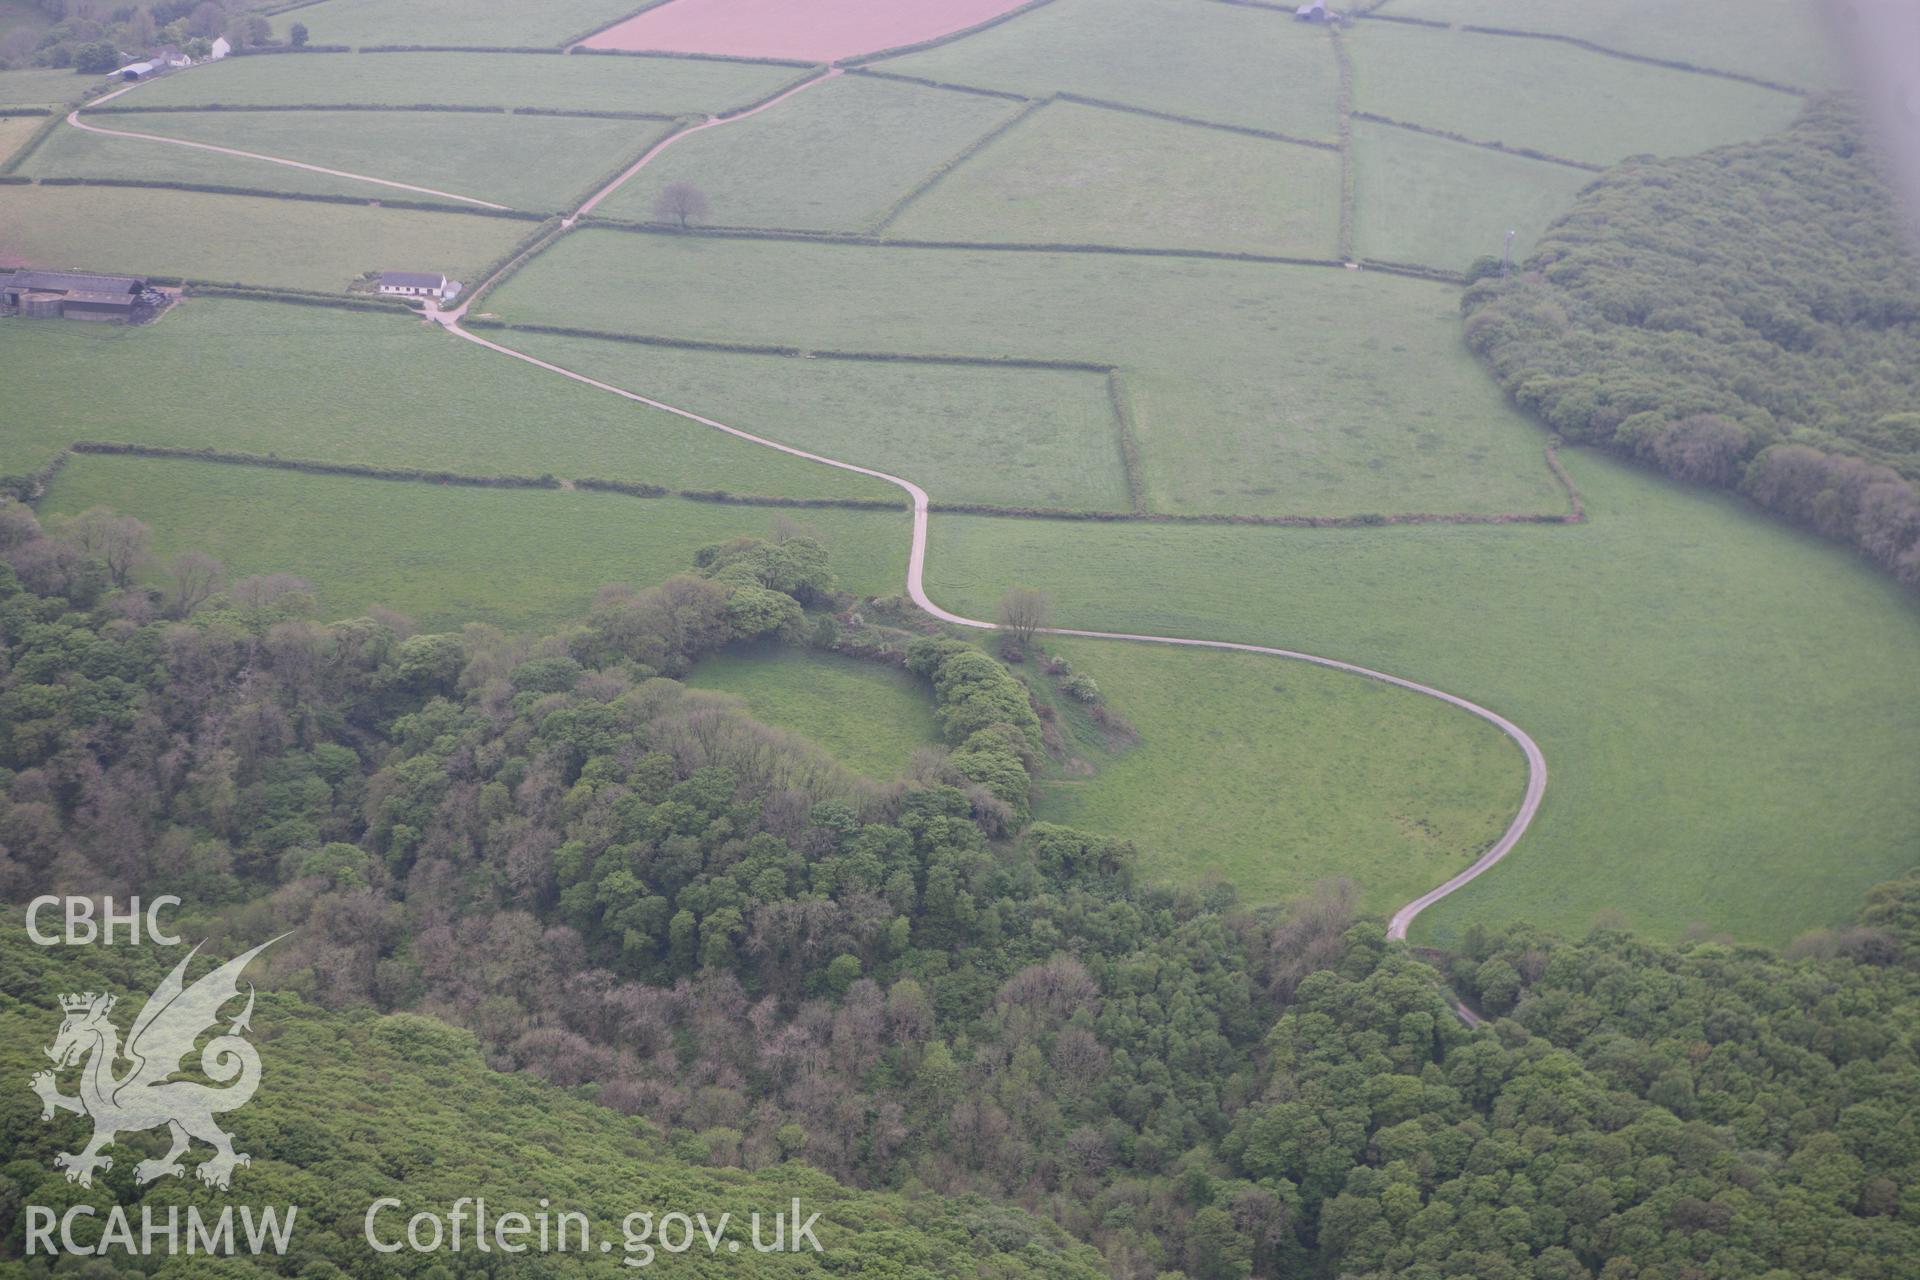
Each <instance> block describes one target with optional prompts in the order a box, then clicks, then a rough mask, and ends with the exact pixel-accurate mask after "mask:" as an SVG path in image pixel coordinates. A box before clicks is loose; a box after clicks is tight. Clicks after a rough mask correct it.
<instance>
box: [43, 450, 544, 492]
mask: <svg viewBox="0 0 1920 1280" xmlns="http://www.w3.org/2000/svg"><path fill="white" fill-rule="evenodd" d="M72 449H73V452H75V453H84V454H100V455H105V456H118V457H132V458H165V459H170V460H174V461H179V462H208V463H216V464H219V465H221V466H230V467H263V468H266V469H268V470H272V471H303V472H306V473H308V474H310V475H322V476H353V477H355V478H358V479H362V480H405V481H410V482H412V483H415V484H444V485H461V486H465V487H469V488H478V489H558V488H560V487H561V484H560V481H558V480H557V479H555V478H554V477H553V476H551V475H542V476H517V475H491V476H484V475H473V474H470V473H467V472H460V471H440V470H433V469H429V468H424V467H383V466H375V465H373V464H371V463H364V462H321V461H317V460H315V459H312V458H283V457H281V456H280V455H278V454H274V453H244V452H241V451H238V450H233V449H212V448H202V449H193V448H184V447H179V446H174V445H163V444H134V443H131V442H127V441H118V440H76V441H74V442H73V445H72Z"/></svg>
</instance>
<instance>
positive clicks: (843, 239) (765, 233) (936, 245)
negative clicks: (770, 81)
mask: <svg viewBox="0 0 1920 1280" xmlns="http://www.w3.org/2000/svg"><path fill="white" fill-rule="evenodd" d="M580 225H581V226H584V227H589V228H592V229H595V230H601V231H620V232H625V233H627V234H630V235H656V236H660V235H673V236H711V237H714V238H716V239H729V240H797V241H803V242H810V243H815V244H843V245H859V246H864V247H866V248H870V249H958V250H972V251H977V252H982V253H1093V254H1115V255H1118V256H1121V257H1132V258H1199V259H1204V260H1207V261H1220V262H1257V263H1262V264H1265V265H1267V266H1283V267H1341V268H1344V267H1346V265H1347V264H1346V262H1345V261H1343V260H1342V259H1339V258H1306V257H1293V256H1288V255H1285V254H1273V253H1252V252H1243V251H1240V250H1236V249H1167V248H1158V247H1148V246H1141V245H1121V244H1086V243H1081V242H1076V241H1018V240H915V239H903V238H900V237H895V236H888V237H885V238H881V237H876V236H870V235H863V234H860V233H857V232H846V231H808V230H802V229H800V228H797V227H690V228H688V229H687V230H685V231H681V230H679V229H677V228H673V227H667V226H664V225H662V224H661V223H658V222H625V221H620V220H616V219H612V218H601V217H595V216H592V215H589V216H588V217H587V218H586V219H585V220H584V221H583V222H582V223H581V224H580Z"/></svg>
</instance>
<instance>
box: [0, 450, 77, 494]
mask: <svg viewBox="0 0 1920 1280" xmlns="http://www.w3.org/2000/svg"><path fill="white" fill-rule="evenodd" d="M72 456H73V450H72V449H71V448H66V449H62V450H60V452H58V453H56V454H54V455H53V456H52V457H51V458H48V459H47V460H46V461H45V462H43V463H41V464H40V465H39V466H37V467H35V468H34V469H33V470H31V471H29V472H26V473H25V474H23V475H12V476H0V494H4V495H6V496H9V497H13V498H17V499H19V500H20V501H21V502H38V501H39V500H40V499H42V498H44V497H46V496H47V486H48V485H51V484H52V483H53V478H54V477H55V476H57V475H59V474H60V471H61V469H62V468H64V467H65V466H66V465H67V459H68V458H70V457H72Z"/></svg>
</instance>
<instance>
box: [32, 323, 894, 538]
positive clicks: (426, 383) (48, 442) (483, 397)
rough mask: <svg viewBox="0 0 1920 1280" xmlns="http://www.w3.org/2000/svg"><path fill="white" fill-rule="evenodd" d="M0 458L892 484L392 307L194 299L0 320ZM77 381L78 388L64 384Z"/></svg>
mask: <svg viewBox="0 0 1920 1280" xmlns="http://www.w3.org/2000/svg"><path fill="white" fill-rule="evenodd" d="M0 365H4V366H5V368H6V369H7V380H6V381H7V398H8V405H9V409H10V412H9V413H8V415H7V424H6V430H5V432H4V433H3V434H0V470H3V471H12V472H18V471H27V470H31V469H32V468H34V467H37V466H39V465H41V464H42V463H43V462H45V461H46V460H47V458H49V457H51V456H52V455H53V453H54V452H55V451H57V450H58V449H60V448H61V447H63V446H65V445H66V444H68V443H70V442H71V441H73V440H74V439H76V438H89V439H102V438H104V439H113V440H131V441H136V442H139V443H143V444H161V445H171V446H175V447H184V448H203V447H211V448H218V449H232V450H239V451H243V452H249V453H278V454H279V455H280V456H282V457H286V458H313V459H319V460H322V461H327V462H360V463H370V464H373V465H377V466H398V467H427V468H438V469H445V470H450V471H461V472H468V473H474V474H483V475H491V474H498V473H508V474H516V475H539V474H541V473H542V472H546V471H552V472H554V473H555V474H558V475H561V476H566V477H569V478H573V477H577V476H598V477H602V478H611V479H619V480H637V481H646V482H651V483H654V484H662V485H666V486H669V487H671V488H688V489H729V490H731V491H733V492H736V493H752V494H773V495H778V496H783V497H865V498H886V499H889V500H894V499H899V498H900V491H899V490H898V489H895V488H894V487H893V486H891V485H883V484H881V483H879V482H878V481H874V480H867V479H864V478H863V477H860V476H853V475H848V474H847V473H845V472H836V471H833V470H831V469H829V468H827V467H822V466H818V465H815V464H813V463H807V462H802V461H800V460H798V459H794V458H786V457H782V456H781V455H779V454H776V453H774V452H773V451H772V450H769V449H763V448H760V447H758V446H755V445H750V444H746V443H744V442H741V441H737V440H733V439H731V438H730V437H727V436H724V435H722V434H720V433H719V432H717V431H713V430H710V429H708V428H706V427H701V426H698V425H696V424H694V423H690V422H686V421H684V420H683V419H680V418H676V417H674V416H673V415H671V414H664V413H659V412H657V411H655V410H652V409H648V408H646V407H644V406H642V405H637V404H633V403H631V402H629V401H625V400H621V399H618V398H617V397H614V396H610V395H608V394H606V393H605V392H602V391H595V390H593V389H592V388H590V387H583V386H580V385H579V384H577V383H573V382H569V381H567V380H566V379H564V378H560V377H558V376H556V375H554V374H550V373H546V372H543V371H542V370H538V369H535V368H533V367H532V366H530V365H526V364H522V363H521V362H519V361H517V360H508V359H505V358H504V357H501V356H498V355H494V354H492V353H490V352H487V351H483V350H481V349H480V348H478V347H475V346H472V345H470V344H468V343H464V342H460V341H458V340H456V339H452V338H449V337H447V336H446V335H445V334H444V333H441V332H439V331H437V330H435V329H433V328H431V327H429V326H427V325H425V324H422V323H421V322H419V321H417V320H414V319H411V318H409V317H406V316H386V315H369V314H364V313H355V312H344V311H333V310H327V309H323V308H318V307H295V306H286V305H283V304H278V303H262V302H241V301H236V300H230V299H224V298H194V299H189V300H188V301H187V302H185V303H183V304H182V305H180V306H177V307H175V308H174V309H173V310H172V311H170V312H168V313H167V314H166V316H164V317H163V318H162V319H161V320H160V322H159V323H158V324H154V325H149V326H143V327H141V328H137V329H129V328H126V327H124V326H120V325H82V324H57V325H56V324H37V323H33V322H30V321H24V320H9V321H4V322H0ZM77 387H84V388H86V395H85V402H84V405H80V404H77V403H76V400H75V388H77Z"/></svg>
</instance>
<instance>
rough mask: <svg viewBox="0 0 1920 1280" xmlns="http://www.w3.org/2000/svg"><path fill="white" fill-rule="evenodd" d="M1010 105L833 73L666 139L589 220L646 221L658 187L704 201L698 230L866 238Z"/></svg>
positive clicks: (1005, 113) (1013, 105)
mask: <svg viewBox="0 0 1920 1280" xmlns="http://www.w3.org/2000/svg"><path fill="white" fill-rule="evenodd" d="M614 61H629V59H614ZM1018 105H1019V104H1017V103H1012V102H1008V101H1006V100H1004V99H1001V98H984V97H980V96H978V95H976V94H968V93H953V92H950V91H947V90H943V89H924V88H921V87H920V86H918V85H910V84H901V83H898V82H897V81H890V80H874V79H870V78H868V77H864V76H841V77H840V78H838V79H836V80H831V81H829V82H827V83H826V84H822V85H816V86H814V87H813V88H811V89H808V90H807V91H806V92H805V93H802V94H798V95H796V96H795V97H792V98H789V99H788V100H787V101H785V102H783V103H781V104H780V105H779V106H777V107H775V108H773V109H772V110H771V111H768V112H766V113H764V114H762V115H758V116H755V117H754V118H753V119H751V120H747V121H743V122H741V123H740V124H737V125H732V126H729V127H728V128H725V129H710V130H707V131H706V132H703V133H699V134H695V135H694V136H692V137H690V138H686V139H684V140H682V141H680V142H676V143H674V145H673V146H672V147H671V148H670V149H669V150H667V151H665V152H662V153H661V155H660V158H659V159H658V160H655V161H654V162H653V163H651V164H649V165H648V166H647V167H646V169H645V170H644V171H642V172H641V173H640V175H639V176H638V177H636V178H634V179H633V180H632V181H631V182H629V183H627V185H626V186H624V187H622V188H621V189H620V190H619V192H618V193H616V194H615V195H614V196H613V197H612V198H611V199H609V200H608V201H607V202H606V203H605V204H603V205H601V206H600V208H599V210H598V212H599V213H601V214H603V215H605V216H606V217H609V218H624V219H627V220H629V221H633V222H645V221H648V220H650V219H652V218H653V216H654V211H653V210H654V203H655V202H656V201H657V200H658V199H659V198H660V192H661V190H662V189H663V188H665V187H666V186H667V184H669V183H673V182H691V183H693V184H694V185H696V186H698V187H699V188H700V189H701V190H702V191H704V192H705V193H706V195H707V198H708V200H709V201H711V203H712V205H713V209H712V212H711V213H709V214H707V215H706V216H705V217H703V218H702V219H701V221H703V222H711V223H718V224H721V225H726V226H749V227H798V228H801V229H803V230H809V231H860V230H864V229H865V228H866V227H867V226H869V225H870V224H871V223H873V222H874V221H875V220H876V219H877V218H878V217H879V216H880V215H881V214H882V213H884V212H885V211H886V210H887V209H888V208H889V207H890V206H891V205H892V204H893V202H894V201H895V200H898V199H899V198H900V197H901V196H902V195H904V194H906V193H907V192H908V191H910V190H912V189H913V188H914V187H915V186H916V185H918V184H919V183H920V182H921V180H922V179H924V178H925V177H926V176H927V174H929V173H930V172H932V171H933V170H934V168H936V167H937V166H938V165H940V164H941V163H943V162H944V161H945V160H947V159H948V157H950V156H953V155H955V154H956V153H958V152H959V151H961V150H962V149H963V148H965V147H966V146H967V145H968V144H969V143H971V142H972V141H973V140H974V139H976V138H978V137H979V136H980V135H981V134H983V133H986V132H987V131H988V130H989V129H992V128H993V127H994V126H995V125H997V124H999V123H1000V122H1001V121H1003V120H1005V119H1006V118H1007V117H1008V116H1010V115H1012V114H1013V113H1014V111H1015V110H1017V109H1018Z"/></svg>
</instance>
